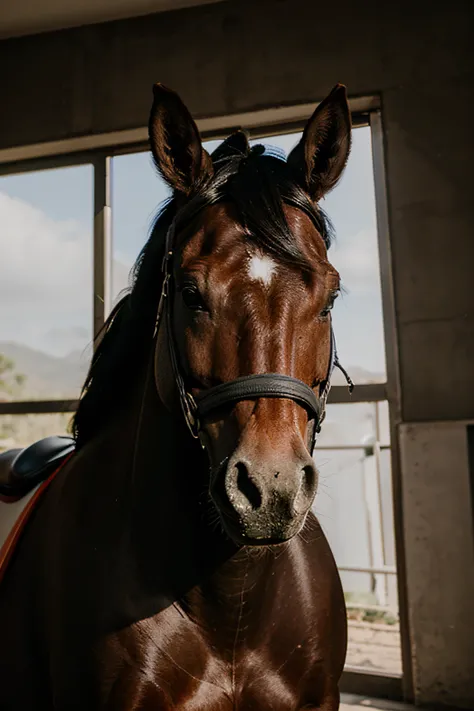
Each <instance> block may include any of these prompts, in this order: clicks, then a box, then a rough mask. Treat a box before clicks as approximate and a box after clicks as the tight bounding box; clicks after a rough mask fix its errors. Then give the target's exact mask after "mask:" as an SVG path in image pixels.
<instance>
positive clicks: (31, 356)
mask: <svg viewBox="0 0 474 711" xmlns="http://www.w3.org/2000/svg"><path fill="white" fill-rule="evenodd" d="M0 353H3V354H4V355H6V356H7V357H8V358H11V360H12V361H13V362H14V364H15V370H16V372H17V373H21V374H23V375H25V376H26V382H25V385H24V387H23V389H22V392H21V398H22V399H28V398H35V399H37V398H45V399H48V400H49V399H57V398H58V399H60V398H76V397H78V395H79V392H80V389H81V387H82V383H83V382H84V380H85V377H86V374H87V370H88V368H89V360H90V350H89V349H85V350H84V351H73V352H72V353H70V354H69V355H67V356H65V357H64V358H56V357H55V356H52V355H49V354H48V353H43V352H42V351H37V350H34V349H33V348H29V347H28V346H23V345H21V344H20V343H12V342H0Z"/></svg>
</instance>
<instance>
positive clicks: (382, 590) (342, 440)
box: [313, 403, 401, 674]
mask: <svg viewBox="0 0 474 711" xmlns="http://www.w3.org/2000/svg"><path fill="white" fill-rule="evenodd" d="M377 423H378V424H377ZM377 433H378V435H377ZM314 459H315V462H316V464H317V467H318V470H319V474H320V483H319V490H318V494H317V496H316V499H315V502H314V506H313V511H314V513H315V514H316V516H317V517H318V519H319V521H320V523H321V526H322V528H323V530H324V532H325V534H326V536H327V538H328V541H329V544H330V546H331V550H332V552H333V554H334V557H335V559H336V563H337V565H338V566H339V568H340V573H341V579H342V584H343V588H344V593H345V597H346V604H347V608H348V619H349V650H348V657H347V664H348V665H350V666H351V665H352V666H365V667H367V668H374V669H377V670H379V671H389V672H392V673H397V674H398V673H401V652H400V630H399V624H398V598H397V579H396V575H395V574H393V573H380V572H378V573H375V572H370V571H369V572H367V568H369V569H370V568H375V569H378V570H380V569H381V568H386V567H391V568H393V567H394V566H395V540H394V525H393V513H392V503H393V500H392V487H391V468H390V449H389V432H388V423H387V409H386V406H385V405H384V404H383V403H357V404H353V405H329V406H328V408H327V418H326V420H325V422H324V425H323V428H322V432H321V434H320V435H319V437H318V440H317V444H316V451H315V454H314ZM348 568H349V569H350V570H348ZM353 568H356V569H357V568H360V569H361V570H355V571H354V570H353Z"/></svg>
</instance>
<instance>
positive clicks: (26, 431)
mask: <svg viewBox="0 0 474 711" xmlns="http://www.w3.org/2000/svg"><path fill="white" fill-rule="evenodd" d="M71 418H72V413H70V412H55V413H53V414H47V415H0V452H3V451H4V450H6V449H15V448H16V447H28V446H29V445H30V444H32V443H33V442H36V441H37V440H39V439H42V438H43V437H50V436H53V435H68V434H69V432H68V427H69V422H70V421H71Z"/></svg>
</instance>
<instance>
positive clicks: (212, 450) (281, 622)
mask: <svg viewBox="0 0 474 711" xmlns="http://www.w3.org/2000/svg"><path fill="white" fill-rule="evenodd" d="M149 136H150V144H151V150H152V154H153V157H154V161H155V163H156V167H157V169H158V171H159V173H160V174H161V176H162V177H163V178H164V180H165V181H166V183H167V184H168V185H169V186H170V187H171V188H172V191H173V193H172V197H171V199H170V200H169V201H168V202H167V204H166V205H165V206H164V208H163V209H162V210H161V213H160V214H159V216H158V218H157V220H156V222H155V225H154V227H153V229H152V231H151V234H150V238H149V240H148V242H147V243H146V245H145V247H144V248H143V250H142V253H141V255H140V257H139V259H138V261H137V263H136V265H135V268H134V281H133V286H132V287H131V289H130V290H129V292H128V293H127V294H126V295H125V296H124V297H123V298H122V299H121V300H120V301H119V303H118V305H117V306H116V307H115V308H114V310H113V312H112V313H111V315H110V317H109V318H108V320H107V322H106V325H105V328H104V330H103V332H102V334H101V335H100V342H98V344H97V348H96V351H95V355H94V357H93V360H92V364H91V367H90V370H89V374H88V376H87V380H86V383H85V385H84V389H83V392H82V395H81V399H80V403H79V406H78V409H77V412H76V414H75V417H74V420H73V434H74V441H75V442H74V443H75V450H74V453H73V454H72V456H70V457H69V458H68V460H67V462H66V463H65V464H64V465H63V467H62V469H61V471H60V472H59V473H58V474H57V476H56V477H55V478H54V480H53V481H52V482H51V483H50V484H49V486H48V488H47V490H46V492H45V493H44V495H43V497H42V499H41V502H40V504H39V505H38V507H37V508H36V509H35V511H34V513H33V514H32V517H31V519H30V521H29V523H28V525H27V527H26V529H25V530H24V532H23V534H22V539H21V544H20V545H19V546H18V548H17V550H16V551H15V554H14V557H13V559H12V560H11V563H10V566H9V569H8V571H7V572H6V575H5V578H4V580H3V582H2V585H1V588H0V620H1V622H0V673H1V683H0V708H1V709H2V711H40V710H41V711H42V710H43V709H44V710H45V711H46V710H48V711H50V710H52V709H55V711H74V710H77V711H79V710H80V711H95V710H98V709H104V710H105V709H110V710H113V711H132V709H133V710H134V711H137V710H140V711H151V710H152V709H153V710H154V711H174V710H178V709H179V711H235V710H237V709H238V710H239V711H267V710H270V709H273V711H300V710H301V709H324V711H335V709H337V708H338V706H339V691H338V684H339V680H340V676H341V673H342V670H343V666H344V660H345V653H346V636H347V624H346V613H345V605H344V597H343V592H342V587H341V582H340V578H339V575H338V571H337V568H336V565H335V562H334V559H333V556H332V554H331V551H330V548H329V545H328V543H327V541H326V538H325V536H324V535H323V532H322V530H321V528H320V525H319V523H318V521H317V519H316V518H315V516H314V515H313V513H312V512H311V506H312V504H313V500H314V497H315V494H316V489H317V484H318V473H317V470H316V467H315V464H314V462H313V458H312V452H313V447H314V442H315V438H316V435H317V433H318V431H319V428H320V425H321V422H322V419H323V417H324V406H325V401H326V397H327V393H328V390H329V384H330V377H331V371H332V369H333V367H334V366H335V365H338V361H337V356H336V351H335V342H334V336H333V332H332V325H331V314H330V311H331V307H332V305H333V303H334V299H335V298H336V296H337V293H338V289H339V275H338V273H337V271H336V270H335V269H334V268H333V267H332V266H331V264H330V263H329V261H328V257H327V248H328V247H329V242H330V237H331V230H330V225H329V222H328V220H327V219H326V218H325V216H324V213H323V212H322V210H321V209H320V208H319V207H318V202H319V201H320V199H321V198H322V197H323V196H324V195H325V194H326V193H327V192H328V191H329V190H331V188H333V187H334V185H335V184H336V183H337V181H338V179H339V177H340V176H341V174H342V171H343V169H344V166H345V164H346V161H347V158H348V154H349V150H350V142H351V120H350V113H349V109H348V104H347V98H346V91H345V87H344V86H342V85H337V86H336V87H335V88H334V89H333V90H332V92H331V93H330V94H329V96H328V97H327V98H326V99H325V100H324V101H323V102H322V103H321V104H320V105H319V106H318V108H317V109H316V111H315V112H314V114H313V115H312V117H311V118H310V119H309V121H308V122H307V125H306V127H305V129H304V132H303V135H302V138H301V140H300V142H299V143H298V144H297V146H296V147H295V148H294V149H293V150H292V152H291V153H290V154H289V156H288V158H287V160H283V159H282V158H281V157H279V156H277V155H275V154H274V153H272V151H271V150H267V149H265V148H264V147H263V146H255V147H253V148H250V146H249V141H248V136H247V134H246V133H245V132H244V131H241V130H238V131H235V132H234V133H233V134H232V135H231V136H230V137H229V138H228V139H227V140H225V141H224V142H223V143H222V144H220V146H219V147H218V148H217V149H216V151H215V152H214V153H213V154H212V156H211V155H209V154H208V153H207V152H206V150H205V149H204V147H203V145H202V142H201V138H200V135H199V132H198V129H197V126H196V124H195V122H194V120H193V119H192V117H191V115H190V113H189V111H188V109H187V108H186V107H185V105H184V104H183V102H182V101H181V99H180V98H179V97H178V95H177V94H176V93H174V92H173V91H171V90H169V89H167V88H166V87H164V86H163V85H161V84H157V85H155V87H154V100H153V106H152V109H151V116H150V122H149Z"/></svg>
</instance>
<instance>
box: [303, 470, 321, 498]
mask: <svg viewBox="0 0 474 711" xmlns="http://www.w3.org/2000/svg"><path fill="white" fill-rule="evenodd" d="M317 475H318V473H317V470H316V467H315V466H314V464H307V465H306V466H305V467H303V486H304V488H305V489H306V491H307V492H308V493H309V494H310V493H312V492H313V491H314V489H315V487H316V485H317Z"/></svg>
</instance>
